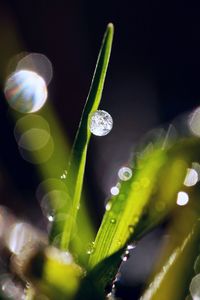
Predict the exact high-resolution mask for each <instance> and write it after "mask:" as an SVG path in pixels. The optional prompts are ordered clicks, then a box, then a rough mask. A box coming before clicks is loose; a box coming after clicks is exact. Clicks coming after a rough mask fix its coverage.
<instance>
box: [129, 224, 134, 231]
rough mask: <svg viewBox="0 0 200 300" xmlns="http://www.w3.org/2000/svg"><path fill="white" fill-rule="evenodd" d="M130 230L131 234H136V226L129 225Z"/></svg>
mask: <svg viewBox="0 0 200 300" xmlns="http://www.w3.org/2000/svg"><path fill="white" fill-rule="evenodd" d="M128 230H129V232H130V233H133V232H134V226H133V225H129V226H128Z"/></svg>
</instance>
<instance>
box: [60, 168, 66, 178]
mask: <svg viewBox="0 0 200 300" xmlns="http://www.w3.org/2000/svg"><path fill="white" fill-rule="evenodd" d="M60 178H61V179H66V178H67V170H64V172H63V174H62V175H61V176H60Z"/></svg>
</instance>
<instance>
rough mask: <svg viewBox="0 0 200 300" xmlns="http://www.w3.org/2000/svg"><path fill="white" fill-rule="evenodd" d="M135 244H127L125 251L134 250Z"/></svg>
mask: <svg viewBox="0 0 200 300" xmlns="http://www.w3.org/2000/svg"><path fill="white" fill-rule="evenodd" d="M136 246H137V245H136V243H135V242H134V243H132V244H129V245H128V246H127V250H133V249H135V248H136Z"/></svg>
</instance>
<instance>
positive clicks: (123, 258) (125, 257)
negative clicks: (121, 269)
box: [121, 250, 130, 262]
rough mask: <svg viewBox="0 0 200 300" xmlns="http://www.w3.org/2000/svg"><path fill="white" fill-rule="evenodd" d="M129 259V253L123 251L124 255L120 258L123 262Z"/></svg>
mask: <svg viewBox="0 0 200 300" xmlns="http://www.w3.org/2000/svg"><path fill="white" fill-rule="evenodd" d="M129 257H130V251H129V250H125V252H124V254H123V255H122V256H121V259H122V260H123V261H124V262H125V261H127V260H128V259H129Z"/></svg>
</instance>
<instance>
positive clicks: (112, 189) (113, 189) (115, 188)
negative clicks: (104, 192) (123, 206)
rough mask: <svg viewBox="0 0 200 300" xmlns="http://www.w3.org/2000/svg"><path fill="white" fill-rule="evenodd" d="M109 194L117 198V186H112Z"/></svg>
mask: <svg viewBox="0 0 200 300" xmlns="http://www.w3.org/2000/svg"><path fill="white" fill-rule="evenodd" d="M110 192H111V194H112V195H113V196H117V195H118V194H119V188H118V187H117V186H113V187H111V189H110Z"/></svg>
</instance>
